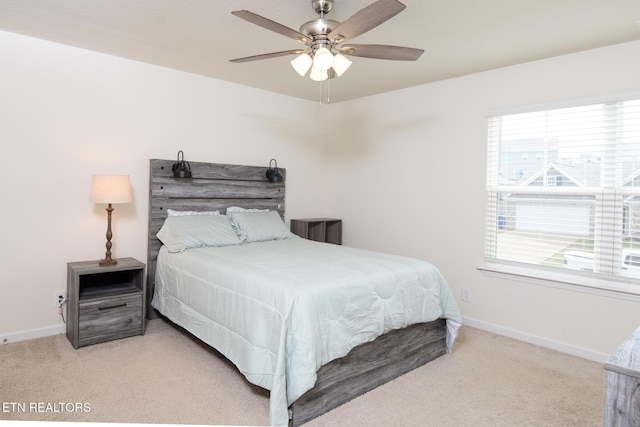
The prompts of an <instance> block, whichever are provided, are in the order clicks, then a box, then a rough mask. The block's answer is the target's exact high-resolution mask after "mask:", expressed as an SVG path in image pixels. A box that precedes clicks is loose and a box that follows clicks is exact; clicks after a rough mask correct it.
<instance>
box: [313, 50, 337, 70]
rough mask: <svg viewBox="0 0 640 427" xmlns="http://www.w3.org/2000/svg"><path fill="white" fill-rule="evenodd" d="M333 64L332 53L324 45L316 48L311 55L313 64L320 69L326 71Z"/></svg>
mask: <svg viewBox="0 0 640 427" xmlns="http://www.w3.org/2000/svg"><path fill="white" fill-rule="evenodd" d="M332 65H333V55H332V54H331V51H330V50H329V49H327V48H326V47H321V48H320V49H318V50H316V53H315V54H314V56H313V66H314V67H315V68H318V69H320V70H324V71H327V70H328V69H329V68H331V66H332Z"/></svg>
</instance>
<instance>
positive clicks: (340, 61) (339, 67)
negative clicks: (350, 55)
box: [333, 53, 352, 77]
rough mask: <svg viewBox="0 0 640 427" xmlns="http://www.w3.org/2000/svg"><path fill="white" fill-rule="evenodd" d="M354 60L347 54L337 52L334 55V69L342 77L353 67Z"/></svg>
mask: <svg viewBox="0 0 640 427" xmlns="http://www.w3.org/2000/svg"><path fill="white" fill-rule="evenodd" d="M351 64H352V62H351V61H350V60H349V59H347V57H346V56H344V55H341V54H339V53H338V54H336V55H335V56H334V57H333V71H335V72H336V74H337V75H338V77H340V76H341V75H342V74H343V73H344V72H345V71H347V70H348V69H349V67H351Z"/></svg>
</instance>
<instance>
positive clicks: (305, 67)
mask: <svg viewBox="0 0 640 427" xmlns="http://www.w3.org/2000/svg"><path fill="white" fill-rule="evenodd" d="M312 63H313V60H312V59H311V57H310V56H309V54H307V53H301V54H300V55H298V56H296V58H295V59H294V60H293V61H291V66H292V67H293V69H294V70H296V72H297V73H298V74H300V75H301V76H303V77H304V75H305V74H307V71H309V68H311V64H312Z"/></svg>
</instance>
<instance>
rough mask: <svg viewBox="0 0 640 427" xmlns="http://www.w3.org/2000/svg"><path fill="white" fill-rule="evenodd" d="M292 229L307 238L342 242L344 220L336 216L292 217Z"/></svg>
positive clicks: (337, 243)
mask: <svg viewBox="0 0 640 427" xmlns="http://www.w3.org/2000/svg"><path fill="white" fill-rule="evenodd" d="M291 231H292V232H293V233H294V234H297V235H298V236H300V237H304V238H305V239H309V240H315V241H318V242H325V243H335V244H336V245H341V244H342V220H341V219H336V218H304V219H292V220H291Z"/></svg>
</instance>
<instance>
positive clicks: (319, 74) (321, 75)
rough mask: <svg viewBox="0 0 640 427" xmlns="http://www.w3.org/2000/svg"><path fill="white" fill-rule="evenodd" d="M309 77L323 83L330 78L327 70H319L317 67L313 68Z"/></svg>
mask: <svg viewBox="0 0 640 427" xmlns="http://www.w3.org/2000/svg"><path fill="white" fill-rule="evenodd" d="M309 77H311V80H315V81H317V82H323V81H325V80H327V79H328V78H329V73H327V70H321V69H319V68H316V66H315V65H314V66H313V67H311V73H310V74H309Z"/></svg>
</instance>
